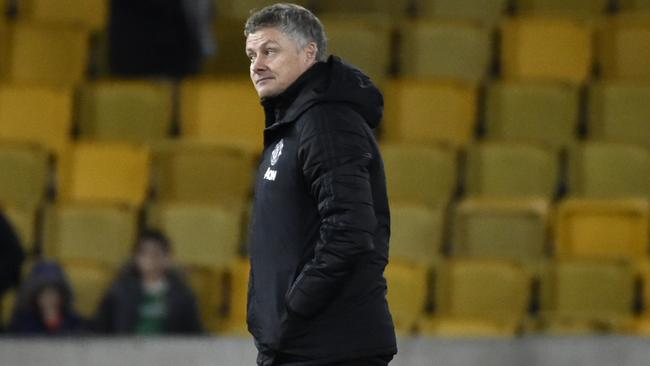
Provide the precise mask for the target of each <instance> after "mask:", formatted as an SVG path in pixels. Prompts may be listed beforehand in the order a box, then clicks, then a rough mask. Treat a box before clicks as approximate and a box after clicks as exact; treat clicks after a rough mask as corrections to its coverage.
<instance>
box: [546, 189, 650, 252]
mask: <svg viewBox="0 0 650 366" xmlns="http://www.w3.org/2000/svg"><path fill="white" fill-rule="evenodd" d="M555 221H556V222H555V225H554V226H555V245H556V247H555V254H556V256H557V257H558V258H568V259H573V258H578V259H581V258H585V259H626V260H631V261H638V260H641V259H643V258H644V257H647V255H648V243H649V242H650V229H649V223H650V205H649V203H648V200H647V199H638V200H632V199H627V200H589V199H568V200H565V201H562V202H560V204H559V207H558V209H557V213H556V219H555Z"/></svg>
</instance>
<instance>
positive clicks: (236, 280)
mask: <svg viewBox="0 0 650 366" xmlns="http://www.w3.org/2000/svg"><path fill="white" fill-rule="evenodd" d="M249 274H250V261H249V259H248V258H241V259H238V260H236V261H234V262H233V263H232V264H231V266H230V270H229V282H228V283H229V285H228V288H229V293H228V298H227V302H228V306H227V311H226V313H227V314H226V316H225V318H224V319H223V323H222V325H221V331H222V332H223V333H225V334H228V335H234V336H250V334H249V333H248V329H247V328H248V327H247V325H246V312H247V309H248V306H247V303H248V279H249Z"/></svg>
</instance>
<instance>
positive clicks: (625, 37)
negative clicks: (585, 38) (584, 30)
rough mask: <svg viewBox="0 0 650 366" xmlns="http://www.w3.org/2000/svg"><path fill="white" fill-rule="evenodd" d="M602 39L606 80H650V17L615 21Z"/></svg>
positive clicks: (607, 26)
mask: <svg viewBox="0 0 650 366" xmlns="http://www.w3.org/2000/svg"><path fill="white" fill-rule="evenodd" d="M598 40H599V47H598V50H599V59H600V72H601V75H602V77H603V78H604V79H612V80H633V81H638V80H644V81H646V82H647V81H650V16H646V17H640V18H638V17H633V16H620V17H619V18H618V19H616V18H614V19H611V20H610V22H609V23H608V24H607V25H606V26H605V27H603V30H602V31H601V34H600V36H599V38H598Z"/></svg>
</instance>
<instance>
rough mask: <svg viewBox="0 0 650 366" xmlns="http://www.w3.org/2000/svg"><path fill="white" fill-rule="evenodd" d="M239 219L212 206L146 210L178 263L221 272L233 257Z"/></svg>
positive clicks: (179, 205)
mask: <svg viewBox="0 0 650 366" xmlns="http://www.w3.org/2000/svg"><path fill="white" fill-rule="evenodd" d="M242 216H243V215H242V212H241V210H234V209H226V208H222V207H219V206H215V205H207V204H187V203H165V204H160V205H157V206H154V207H153V208H152V209H150V210H149V220H148V221H149V224H150V225H151V226H153V227H156V228H159V229H160V230H162V231H163V232H165V233H166V234H167V235H168V236H169V239H170V241H171V242H172V243H173V245H174V256H175V258H176V260H177V261H178V262H179V263H181V264H184V265H188V266H197V267H203V268H211V269H223V268H225V267H227V265H228V264H230V263H231V262H232V260H233V259H235V258H236V257H237V254H238V250H239V246H240V244H241V243H240V241H241V237H240V233H241V222H242Z"/></svg>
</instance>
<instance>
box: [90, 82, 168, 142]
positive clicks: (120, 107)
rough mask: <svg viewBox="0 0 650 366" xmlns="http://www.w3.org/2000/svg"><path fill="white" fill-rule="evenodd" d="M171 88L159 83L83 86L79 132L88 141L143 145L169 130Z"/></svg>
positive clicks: (160, 136) (165, 135)
mask: <svg viewBox="0 0 650 366" xmlns="http://www.w3.org/2000/svg"><path fill="white" fill-rule="evenodd" d="M171 123H172V86H171V85H170V84H168V83H162V82H148V81H105V82H95V83H90V84H86V85H84V87H83V88H82V89H81V92H80V95H79V132H80V135H81V137H82V138H86V139H92V140H104V141H105V140H109V141H110V140H113V141H127V142H133V143H146V142H152V141H156V140H161V139H164V138H165V137H167V136H168V135H169V133H170V131H171Z"/></svg>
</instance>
